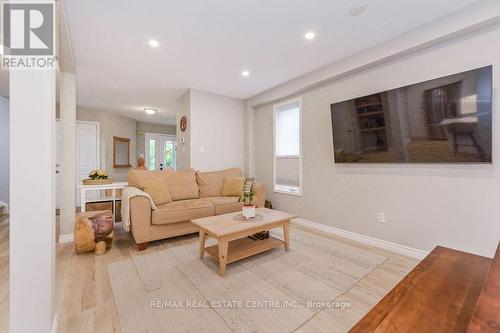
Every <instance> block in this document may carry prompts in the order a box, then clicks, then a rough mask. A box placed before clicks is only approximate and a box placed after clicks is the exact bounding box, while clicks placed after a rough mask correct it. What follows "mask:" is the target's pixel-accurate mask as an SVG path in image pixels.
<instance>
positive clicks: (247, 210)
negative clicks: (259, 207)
mask: <svg viewBox="0 0 500 333" xmlns="http://www.w3.org/2000/svg"><path fill="white" fill-rule="evenodd" d="M242 215H243V217H244V218H246V219H250V218H253V217H255V206H254V205H251V206H243V208H242Z"/></svg>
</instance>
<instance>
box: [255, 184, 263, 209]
mask: <svg viewBox="0 0 500 333" xmlns="http://www.w3.org/2000/svg"><path fill="white" fill-rule="evenodd" d="M252 190H253V192H254V194H255V196H256V197H257V207H264V206H265V204H266V185H264V184H262V183H257V182H255V183H254V184H253V187H252Z"/></svg>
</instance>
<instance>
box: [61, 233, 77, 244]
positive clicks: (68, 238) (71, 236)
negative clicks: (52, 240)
mask: <svg viewBox="0 0 500 333" xmlns="http://www.w3.org/2000/svg"><path fill="white" fill-rule="evenodd" d="M74 239H75V235H74V234H64V235H59V243H72V242H73V241H74Z"/></svg>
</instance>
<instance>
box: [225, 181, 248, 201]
mask: <svg viewBox="0 0 500 333" xmlns="http://www.w3.org/2000/svg"><path fill="white" fill-rule="evenodd" d="M243 186H245V177H224V185H223V187H222V195H223V196H225V197H242V196H243Z"/></svg>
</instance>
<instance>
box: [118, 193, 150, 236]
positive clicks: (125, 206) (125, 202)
mask: <svg viewBox="0 0 500 333" xmlns="http://www.w3.org/2000/svg"><path fill="white" fill-rule="evenodd" d="M133 197H146V198H148V199H149V202H150V203H151V208H152V209H153V210H156V205H155V203H154V202H153V199H151V197H150V196H149V194H147V193H146V192H144V191H143V190H141V189H138V188H137V187H133V186H129V187H126V188H124V189H123V191H122V222H123V228H124V229H125V230H126V231H130V199H131V198H133Z"/></svg>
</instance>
